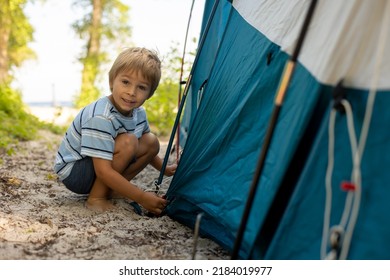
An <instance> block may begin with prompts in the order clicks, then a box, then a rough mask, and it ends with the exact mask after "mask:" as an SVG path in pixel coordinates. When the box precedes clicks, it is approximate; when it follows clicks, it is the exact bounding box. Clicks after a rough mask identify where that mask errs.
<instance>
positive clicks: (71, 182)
mask: <svg viewBox="0 0 390 280" xmlns="http://www.w3.org/2000/svg"><path fill="white" fill-rule="evenodd" d="M95 179H96V174H95V169H94V168H93V162H92V158H91V157H85V158H83V159H81V160H78V161H76V163H75V164H74V165H73V168H72V171H71V172H70V174H69V176H68V177H66V178H65V179H64V180H63V181H62V183H63V184H64V185H65V186H66V187H67V188H68V189H69V190H71V191H72V192H75V193H78V194H89V193H90V191H91V189H92V185H93V183H94V182H95Z"/></svg>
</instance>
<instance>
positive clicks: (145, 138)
mask: <svg viewBox="0 0 390 280" xmlns="http://www.w3.org/2000/svg"><path fill="white" fill-rule="evenodd" d="M139 141H140V145H142V146H143V147H145V148H146V150H147V151H148V153H150V154H152V155H153V156H156V155H157V154H158V153H159V151H160V142H159V141H158V138H157V137H156V135H154V134H153V133H146V134H144V135H142V137H141V138H140V140H139Z"/></svg>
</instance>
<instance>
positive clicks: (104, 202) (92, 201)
mask: <svg viewBox="0 0 390 280" xmlns="http://www.w3.org/2000/svg"><path fill="white" fill-rule="evenodd" d="M137 150H138V139H137V137H136V136H135V135H132V134H127V133H124V134H120V135H118V137H117V138H116V139H115V151H114V156H113V160H112V168H113V169H114V170H116V171H118V172H119V173H122V172H123V170H124V169H125V168H126V167H127V166H128V165H129V164H130V162H131V160H133V159H134V156H135V155H136V153H137ZM110 194H111V189H110V188H109V187H108V186H107V185H105V184H104V183H103V182H102V181H101V180H100V179H99V178H96V180H95V182H94V184H93V186H92V189H91V192H90V193H89V196H88V199H87V202H86V207H87V208H89V209H92V210H97V211H107V210H110V209H112V208H113V207H114V206H113V204H112V203H111V202H110V201H109V200H108V198H109V197H110Z"/></svg>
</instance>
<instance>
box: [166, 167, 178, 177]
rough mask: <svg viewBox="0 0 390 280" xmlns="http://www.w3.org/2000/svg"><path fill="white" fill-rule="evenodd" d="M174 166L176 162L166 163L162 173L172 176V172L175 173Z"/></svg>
mask: <svg viewBox="0 0 390 280" xmlns="http://www.w3.org/2000/svg"><path fill="white" fill-rule="evenodd" d="M176 168H177V164H171V165H167V167H166V168H165V172H164V174H165V175H166V176H172V175H173V174H175V172H176Z"/></svg>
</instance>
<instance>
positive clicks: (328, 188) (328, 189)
mask: <svg viewBox="0 0 390 280" xmlns="http://www.w3.org/2000/svg"><path fill="white" fill-rule="evenodd" d="M336 112H337V111H336V110H335V109H332V110H331V111H330V115H329V124H328V135H329V136H328V138H329V140H328V167H327V169H326V175H325V211H324V224H323V229H322V242H321V259H326V258H327V256H326V251H327V246H328V236H329V225H330V214H331V210H332V174H333V167H334V139H335V136H334V125H335V120H336Z"/></svg>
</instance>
